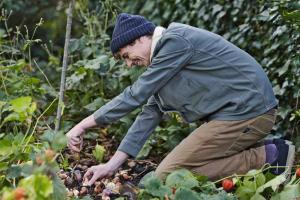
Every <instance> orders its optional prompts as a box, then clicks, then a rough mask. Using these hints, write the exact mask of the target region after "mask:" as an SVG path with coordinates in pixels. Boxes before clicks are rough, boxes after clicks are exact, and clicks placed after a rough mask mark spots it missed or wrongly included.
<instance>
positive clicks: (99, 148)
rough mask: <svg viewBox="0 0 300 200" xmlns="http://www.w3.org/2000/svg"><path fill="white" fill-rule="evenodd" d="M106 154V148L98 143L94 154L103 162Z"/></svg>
mask: <svg viewBox="0 0 300 200" xmlns="http://www.w3.org/2000/svg"><path fill="white" fill-rule="evenodd" d="M104 154H105V148H104V147H103V146H101V145H99V144H97V145H96V147H95V149H94V150H93V156H95V158H96V160H97V161H99V162H102V160H103V158H104Z"/></svg>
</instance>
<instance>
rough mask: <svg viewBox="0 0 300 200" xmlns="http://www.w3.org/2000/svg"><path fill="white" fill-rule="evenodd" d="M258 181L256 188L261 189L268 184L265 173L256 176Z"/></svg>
mask: <svg viewBox="0 0 300 200" xmlns="http://www.w3.org/2000/svg"><path fill="white" fill-rule="evenodd" d="M255 180H256V187H260V186H262V185H263V184H265V182H266V177H265V175H264V174H263V173H259V174H258V175H256V176H255Z"/></svg>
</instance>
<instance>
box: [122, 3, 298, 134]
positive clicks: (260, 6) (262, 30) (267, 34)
mask: <svg viewBox="0 0 300 200" xmlns="http://www.w3.org/2000/svg"><path fill="white" fill-rule="evenodd" d="M133 2H134V3H133ZM133 2H132V1H131V3H130V4H129V3H128V1H126V2H123V6H124V8H126V9H123V10H122V11H126V12H130V13H134V14H140V15H143V16H145V17H146V18H148V19H150V20H152V21H154V22H155V23H156V24H157V25H162V26H165V27H167V26H168V24H169V23H171V22H181V23H186V24H189V25H192V26H196V27H201V28H204V29H207V30H209V31H212V32H214V33H217V34H220V35H222V36H223V37H225V38H226V39H227V40H229V41H231V42H232V43H234V44H235V45H237V46H239V47H240V48H242V49H244V50H246V51H247V52H248V53H250V54H251V55H252V56H254V57H255V58H256V60H257V61H258V62H259V63H260V64H261V65H262V67H263V68H264V69H265V71H266V72H267V74H268V76H269V78H270V80H271V82H272V85H273V89H274V92H275V94H276V96H277V98H278V100H279V112H278V114H279V117H278V120H277V127H276V130H277V133H279V134H283V135H286V136H287V137H290V136H292V135H293V136H296V135H297V134H296V133H297V132H298V133H299V131H300V130H299V119H300V116H299V113H298V114H297V113H296V111H297V110H299V105H298V103H297V102H298V98H299V96H300V56H299V52H300V31H299V24H298V26H297V23H299V21H300V17H299V16H298V18H297V19H295V20H294V22H291V21H289V20H288V19H290V18H291V17H290V16H288V13H290V12H292V11H294V10H299V8H300V1H266V0H260V1H258V0H253V1H248V0H231V1H225V0H166V1H159V0H154V1H133ZM295 15H296V14H295ZM298 15H299V14H298ZM296 17H297V16H295V18H296ZM297 121H298V122H297Z"/></svg>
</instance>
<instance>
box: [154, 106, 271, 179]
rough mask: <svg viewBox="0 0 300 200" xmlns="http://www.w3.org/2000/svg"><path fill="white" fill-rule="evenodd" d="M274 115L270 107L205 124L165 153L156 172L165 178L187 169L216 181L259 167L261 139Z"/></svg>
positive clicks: (261, 156)
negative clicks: (251, 114)
mask: <svg viewBox="0 0 300 200" xmlns="http://www.w3.org/2000/svg"><path fill="white" fill-rule="evenodd" d="M275 118H276V110H275V109H272V110H270V111H268V112H267V113H265V114H263V115H261V116H258V117H256V118H253V119H249V120H241V121H210V122H207V123H204V124H203V125H201V126H200V127H199V128H197V129H196V130H194V131H193V132H192V133H191V134H190V135H189V136H188V137H187V138H185V139H184V140H183V141H182V142H181V143H180V144H179V145H178V146H176V147H175V148H174V149H173V150H172V151H171V152H170V153H169V154H168V155H167V156H166V158H165V159H164V160H163V161H162V162H161V163H160V165H159V166H158V168H157V169H156V171H155V174H156V175H158V176H159V177H160V178H162V179H164V178H165V177H166V175H167V174H168V173H170V172H172V171H173V170H175V169H178V168H186V169H189V170H191V171H192V172H194V173H196V174H201V175H205V176H208V178H209V179H210V180H217V179H219V178H222V177H226V176H229V175H232V174H234V173H236V174H244V173H246V172H248V171H249V170H250V169H258V168H261V167H262V166H263V165H264V164H265V160H266V155H265V154H266V153H265V147H264V146H263V143H262V139H263V138H265V137H266V136H267V135H268V133H269V132H270V131H271V129H272V127H273V125H274V123H275ZM259 143H260V144H261V145H258V144H259ZM255 146H258V147H255Z"/></svg>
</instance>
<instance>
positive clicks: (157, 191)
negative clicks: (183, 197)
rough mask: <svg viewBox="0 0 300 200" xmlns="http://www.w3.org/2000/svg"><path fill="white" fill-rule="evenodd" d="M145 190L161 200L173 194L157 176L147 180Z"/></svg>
mask: <svg viewBox="0 0 300 200" xmlns="http://www.w3.org/2000/svg"><path fill="white" fill-rule="evenodd" d="M145 189H146V191H147V192H148V193H150V194H151V195H153V196H155V197H160V198H164V196H165V195H166V194H167V195H170V194H171V189H170V188H169V187H167V186H164V185H163V184H162V182H161V180H160V179H159V178H158V177H156V176H151V177H149V178H148V179H147V180H145Z"/></svg>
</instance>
